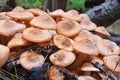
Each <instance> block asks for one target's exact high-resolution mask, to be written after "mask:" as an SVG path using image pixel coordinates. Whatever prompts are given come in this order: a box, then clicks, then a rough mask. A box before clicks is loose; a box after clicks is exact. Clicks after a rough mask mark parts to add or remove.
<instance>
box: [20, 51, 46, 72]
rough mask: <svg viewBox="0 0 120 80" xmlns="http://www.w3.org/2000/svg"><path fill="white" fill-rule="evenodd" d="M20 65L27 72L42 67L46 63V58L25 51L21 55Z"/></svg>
mask: <svg viewBox="0 0 120 80" xmlns="http://www.w3.org/2000/svg"><path fill="white" fill-rule="evenodd" d="M19 61H20V64H21V65H22V67H24V68H25V69H27V70H30V69H31V68H33V67H40V66H42V64H43V63H44V61H45V58H44V56H42V55H41V54H38V53H36V52H32V51H25V52H23V53H22V54H21V55H20V58H19Z"/></svg>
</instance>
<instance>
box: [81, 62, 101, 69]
mask: <svg viewBox="0 0 120 80" xmlns="http://www.w3.org/2000/svg"><path fill="white" fill-rule="evenodd" d="M79 69H80V70H81V71H99V69H97V68H96V67H94V66H93V65H92V64H91V63H88V62H86V63H84V64H83V65H82V66H81V67H80V68H79Z"/></svg>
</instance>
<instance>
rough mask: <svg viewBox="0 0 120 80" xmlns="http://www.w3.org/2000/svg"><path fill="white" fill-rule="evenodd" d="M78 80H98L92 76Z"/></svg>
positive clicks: (80, 77) (81, 77)
mask: <svg viewBox="0 0 120 80" xmlns="http://www.w3.org/2000/svg"><path fill="white" fill-rule="evenodd" d="M78 80H96V79H94V78H93V77H91V76H79V77H78Z"/></svg>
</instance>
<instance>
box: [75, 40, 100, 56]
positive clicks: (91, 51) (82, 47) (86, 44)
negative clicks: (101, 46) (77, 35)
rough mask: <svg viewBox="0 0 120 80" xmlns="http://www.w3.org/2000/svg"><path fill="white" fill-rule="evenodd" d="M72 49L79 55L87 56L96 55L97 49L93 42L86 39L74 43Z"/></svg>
mask: <svg viewBox="0 0 120 80" xmlns="http://www.w3.org/2000/svg"><path fill="white" fill-rule="evenodd" d="M73 49H74V50H75V51H77V52H79V53H83V54H88V55H98V54H99V53H98V49H97V48H96V46H95V44H94V42H93V41H91V40H89V39H86V40H82V41H79V42H75V43H74V45H73Z"/></svg>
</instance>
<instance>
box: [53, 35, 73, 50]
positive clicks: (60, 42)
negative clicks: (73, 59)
mask: <svg viewBox="0 0 120 80" xmlns="http://www.w3.org/2000/svg"><path fill="white" fill-rule="evenodd" d="M53 42H54V44H55V46H57V47H58V48H60V49H64V50H67V51H73V47H72V45H73V43H74V41H73V40H72V39H70V38H68V37H65V36H62V35H56V36H54V37H53Z"/></svg>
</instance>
